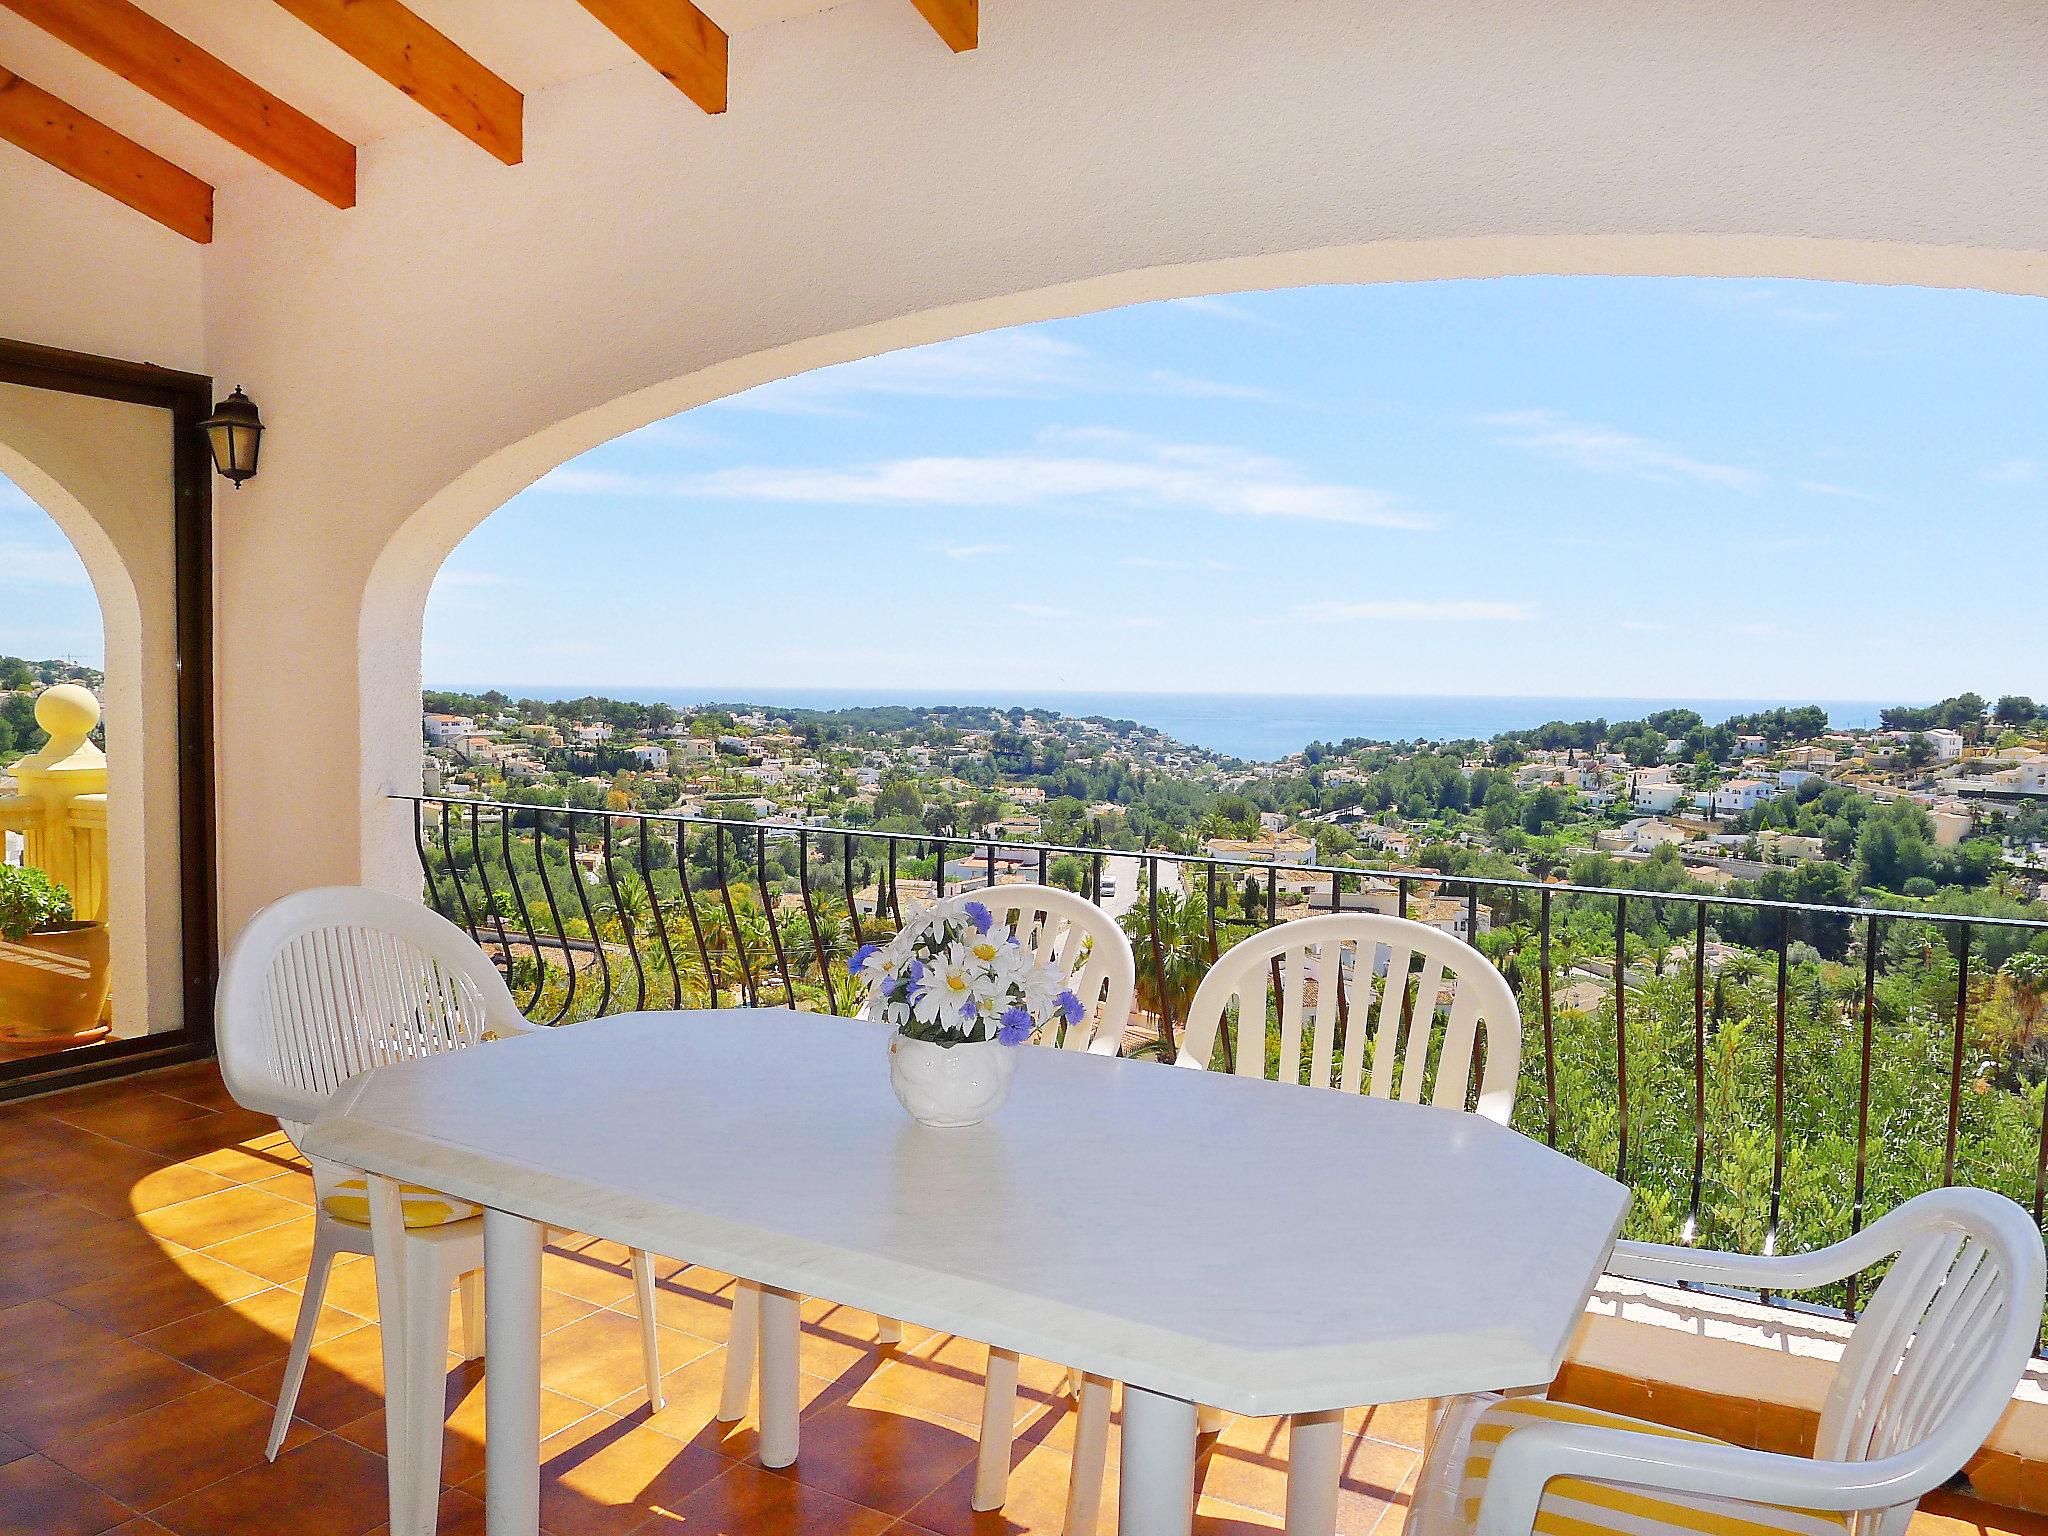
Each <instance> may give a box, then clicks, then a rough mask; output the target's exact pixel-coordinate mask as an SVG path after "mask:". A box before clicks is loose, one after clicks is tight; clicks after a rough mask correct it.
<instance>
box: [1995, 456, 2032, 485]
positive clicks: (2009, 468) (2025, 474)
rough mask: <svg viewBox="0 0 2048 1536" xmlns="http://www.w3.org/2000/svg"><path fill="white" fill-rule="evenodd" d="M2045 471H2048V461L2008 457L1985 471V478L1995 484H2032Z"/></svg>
mask: <svg viewBox="0 0 2048 1536" xmlns="http://www.w3.org/2000/svg"><path fill="white" fill-rule="evenodd" d="M2044 471H2048V461H2043V460H2041V459H2007V460H2005V461H2004V462H2003V463H1999V464H1993V465H1992V466H1991V467H1990V468H1989V469H1986V470H1985V471H1983V478H1984V479H1986V480H1989V481H1990V482H1991V483H1992V484H1993V485H2032V484H2033V483H2034V482H2035V481H2036V480H2038V479H2040V478H2041V475H2042V473H2043V472H2044Z"/></svg>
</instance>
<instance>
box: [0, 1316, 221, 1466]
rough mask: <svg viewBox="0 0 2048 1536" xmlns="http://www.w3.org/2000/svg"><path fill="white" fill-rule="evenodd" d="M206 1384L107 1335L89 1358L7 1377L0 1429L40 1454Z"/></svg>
mask: <svg viewBox="0 0 2048 1536" xmlns="http://www.w3.org/2000/svg"><path fill="white" fill-rule="evenodd" d="M206 1385H208V1378H207V1377H205V1376H203V1375H201V1374H200V1373H199V1372H198V1371H195V1370H193V1369H192V1368H191V1367H190V1366H187V1365H181V1364H180V1363H179V1362H177V1361H176V1360H171V1359H168V1358H166V1357H165V1356H163V1355H160V1354H158V1353H157V1352H156V1351H155V1350H152V1349H144V1348H143V1347H142V1346H141V1345H140V1344H136V1343H132V1342H130V1341H129V1340H127V1339H121V1338H115V1337H113V1336H112V1335H108V1336H107V1338H106V1339H105V1341H104V1342H102V1343H100V1344H98V1345H97V1346H96V1347H95V1348H94V1349H93V1350H92V1351H91V1352H90V1353H89V1354H85V1355H82V1356H79V1357H77V1358H74V1359H71V1360H67V1361H63V1362H60V1363H56V1364H52V1365H48V1366H44V1367H42V1368H40V1369H37V1370H33V1371H25V1372H23V1373H21V1374H20V1375H17V1376H15V1377H14V1378H12V1379H11V1380H10V1381H9V1382H8V1383H7V1390H6V1391H5V1392H4V1393H0V1430H4V1431H5V1432H6V1433H7V1434H10V1435H12V1436H13V1437H14V1438H15V1439H17V1440H22V1441H26V1442H27V1443H28V1444H30V1445H32V1446H35V1447H36V1448H37V1449H38V1450H41V1449H44V1448H46V1447H48V1446H50V1445H53V1444H55V1443H56V1442H57V1441H59V1440H62V1439H66V1438H69V1437H73V1436H77V1435H82V1434H84V1433H86V1432H87V1431H89V1430H93V1429H97V1428H98V1427H100V1426H101V1425H103V1424H111V1423H113V1422H115V1421H116V1420H118V1419H125V1418H130V1417H132V1416H134V1415H135V1414H138V1413H141V1412H144V1411H145V1410H147V1409H150V1408H154V1407H156V1406H158V1405H159V1404H162V1403H168V1402H171V1401H172V1400H174V1399H177V1398H182V1397H189V1396H190V1395H191V1394H192V1393H194V1392H197V1391H198V1390H199V1389H200V1388H202V1387H204V1386H206Z"/></svg>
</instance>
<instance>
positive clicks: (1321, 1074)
mask: <svg viewBox="0 0 2048 1536" xmlns="http://www.w3.org/2000/svg"><path fill="white" fill-rule="evenodd" d="M1383 956H1384V959H1383V958H1382V957H1383ZM1418 969H1419V971H1420V975H1419V977H1415V976H1414V973H1415V972H1416V971H1417V970H1418ZM1276 970H1277V972H1278V975H1279V983H1278V985H1277V987H1270V988H1269V978H1270V977H1271V976H1272V975H1273V974H1274V972H1275V971H1276ZM1347 973H1348V978H1349V979H1348V982H1347ZM1411 977H1414V986H1415V990H1414V993H1413V1001H1412V1003H1411V1001H1410V996H1411V994H1410V991H1409V988H1410V984H1411ZM1376 980H1377V991H1378V997H1377V999H1375V997H1374V992H1375V982H1376ZM1233 1003H1235V1005H1236V1015H1237V1024H1236V1035H1235V1041H1236V1059H1235V1062H1234V1063H1233V1068H1234V1070H1235V1071H1236V1072H1237V1073H1238V1074H1239V1075H1240V1076H1246V1077H1265V1076H1269V1075H1272V1076H1277V1077H1278V1079H1279V1080H1280V1081H1282V1082H1290V1083H1303V1082H1307V1083H1309V1084H1312V1085H1313V1086H1316V1087H1322V1088H1328V1087H1336V1088H1339V1089H1341V1090H1342V1091H1344V1092H1346V1093H1357V1092H1359V1091H1360V1089H1361V1087H1362V1088H1363V1089H1364V1091H1365V1092H1367V1093H1369V1094H1371V1095H1372V1096H1374V1097H1376V1098H1397V1097H1398V1098H1400V1099H1402V1100H1405V1101H1406V1102H1408V1103H1410V1104H1420V1103H1422V1102H1424V1100H1425V1097H1426V1098H1427V1101H1428V1102H1430V1103H1432V1104H1435V1105H1438V1106H1441V1107H1450V1108H1459V1109H1462V1108H1465V1107H1467V1102H1466V1101H1467V1097H1468V1084H1469V1079H1470V1077H1471V1075H1472V1064H1473V1061H1474V1060H1475V1058H1476V1059H1479V1060H1480V1062H1481V1073H1480V1084H1479V1093H1478V1100H1477V1103H1476V1104H1474V1105H1473V1106H1472V1107H1474V1108H1477V1109H1478V1110H1479V1111H1480V1112H1481V1113H1483V1114H1486V1115H1488V1116H1490V1117H1491V1118H1493V1119H1495V1120H1499V1121H1501V1122H1502V1123H1506V1121H1507V1119H1508V1117H1509V1116H1510V1115H1511V1114H1512V1113H1513V1110H1514V1102H1515V1082H1516V1077H1517V1075H1518V1074H1519V1071H1520V1066H1521V1051H1522V1019H1521V1010H1520V1009H1519V1008H1518V1007H1517V1006H1516V1004H1515V998H1514V993H1513V991H1512V990H1511V989H1510V988H1509V986H1508V984H1507V982H1506V981H1505V980H1503V979H1502V977H1501V975H1500V973H1499V972H1498V971H1496V970H1495V969H1494V968H1493V966H1492V965H1491V964H1489V963H1488V962H1487V959H1486V957H1485V956H1484V955H1482V954H1480V953H1479V951H1478V950H1476V949H1474V948H1472V946H1471V945H1469V944H1466V943H1464V942H1463V941H1461V940H1459V939H1457V938H1455V937H1453V936H1452V935H1450V934H1447V933H1443V932H1440V931H1438V930H1437V929H1434V928H1430V927H1427V926H1425V925H1423V924H1421V923H1411V922H1409V921H1407V920H1406V919H1404V918H1398V917H1388V916H1383V915H1381V914H1378V913H1330V914H1328V915H1326V916H1321V917H1307V918H1301V919H1299V920H1297V921H1295V922H1290V923H1281V924H1280V925H1278V926H1277V927H1274V928H1269V929H1266V930H1265V931H1264V932H1262V933H1255V934H1253V935H1252V936H1251V937H1250V938H1247V939H1245V940H1243V941H1241V942H1240V943H1238V944H1236V945H1233V946H1232V947H1231V949H1230V950H1229V951H1228V952H1227V953H1226V954H1224V955H1223V956H1222V958H1220V959H1219V960H1218V961H1217V962H1216V964H1215V965H1214V966H1213V967H1212V968H1211V969H1210V971H1209V974H1208V976H1207V977H1206V978H1204V980H1203V982H1202V984H1201V986H1200V987H1199V988H1197V989H1196V992H1195V997H1194V1002H1193V1004H1192V1005H1191V1006H1190V1008H1189V1010H1188V1025H1187V1030H1186V1033H1185V1034H1184V1035H1183V1037H1182V1041H1181V1048H1180V1054H1179V1057H1178V1060H1179V1063H1180V1065H1182V1066H1187V1067H1207V1066H1209V1065H1210V1064H1211V1062H1212V1060H1213V1059H1214V1055H1215V1049H1216V1040H1217V1034H1218V1031H1219V1030H1220V1029H1221V1028H1222V1025H1223V1022H1224V1020H1225V1018H1226V1017H1227V1015H1228V1014H1229V1013H1230V1011H1231V1005H1232V1004H1233ZM1269 1013H1272V1014H1274V1015H1275V1017H1274V1018H1273V1023H1274V1025H1275V1026H1276V1027H1275V1029H1274V1032H1273V1039H1274V1043H1275V1045H1276V1047H1277V1061H1276V1062H1272V1063H1269V1062H1268V1060H1267V1025H1268V1015H1269ZM1340 1021H1341V1022H1340ZM1304 1040H1306V1042H1307V1047H1308V1055H1307V1059H1306V1061H1304V1059H1303V1054H1302V1053H1303V1043H1304ZM1433 1054H1434V1055H1435V1057H1436V1058H1437V1059H1436V1066H1435V1070H1434V1073H1433V1074H1432V1070H1431V1058H1432V1055H1433Z"/></svg>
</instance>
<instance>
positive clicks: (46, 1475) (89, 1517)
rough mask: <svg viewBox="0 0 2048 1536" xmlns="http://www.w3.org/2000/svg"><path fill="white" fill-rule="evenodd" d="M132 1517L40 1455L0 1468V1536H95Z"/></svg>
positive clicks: (127, 1511) (26, 1457) (131, 1514)
mask: <svg viewBox="0 0 2048 1536" xmlns="http://www.w3.org/2000/svg"><path fill="white" fill-rule="evenodd" d="M133 1513H134V1512H133V1511H132V1510H129V1509H126V1508H123V1507H122V1506H121V1505H120V1504H117V1503H116V1502H115V1501H114V1500H113V1499H110V1498H109V1497H107V1495H106V1494H104V1493H102V1492H100V1490H99V1489H97V1488H95V1487H93V1486H92V1484H90V1483H88V1482H87V1481H86V1480H85V1479H84V1478H82V1477H80V1476H78V1475H77V1474H76V1473H74V1472H67V1471H66V1470H65V1469H64V1468H62V1467H60V1466H58V1465H57V1464H56V1463H55V1462H53V1461H46V1460H44V1459H43V1458H42V1457H41V1456H24V1457H22V1458H21V1459H20V1460H19V1461H11V1462H9V1463H8V1464H7V1465H6V1466H4V1467H0V1536H99V1533H100V1532H101V1531H110V1530H112V1529H113V1528H114V1527H115V1526H117V1525H120V1524H122V1523H123V1522H124V1521H127V1520H128V1519H130V1518H131V1517H132V1516H133Z"/></svg>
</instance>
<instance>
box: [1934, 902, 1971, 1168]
mask: <svg viewBox="0 0 2048 1536" xmlns="http://www.w3.org/2000/svg"><path fill="white" fill-rule="evenodd" d="M1969 1027H1970V925H1969V924H1968V923H1964V924H1962V925H1961V926H1959V927H1958V928H1957V929H1956V1032H1955V1046H1954V1051H1953V1054H1952V1055H1951V1057H1950V1059H1949V1067H1948V1134H1947V1136H1946V1138H1945V1139H1944V1141H1943V1143H1942V1153H1941V1182H1942V1183H1944V1184H1953V1183H1955V1181H1956V1132H1957V1129H1958V1127H1959V1126H1960V1125H1961V1123H1962V1111H1963V1035H1964V1032H1965V1031H1966V1030H1968V1029H1969Z"/></svg>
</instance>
